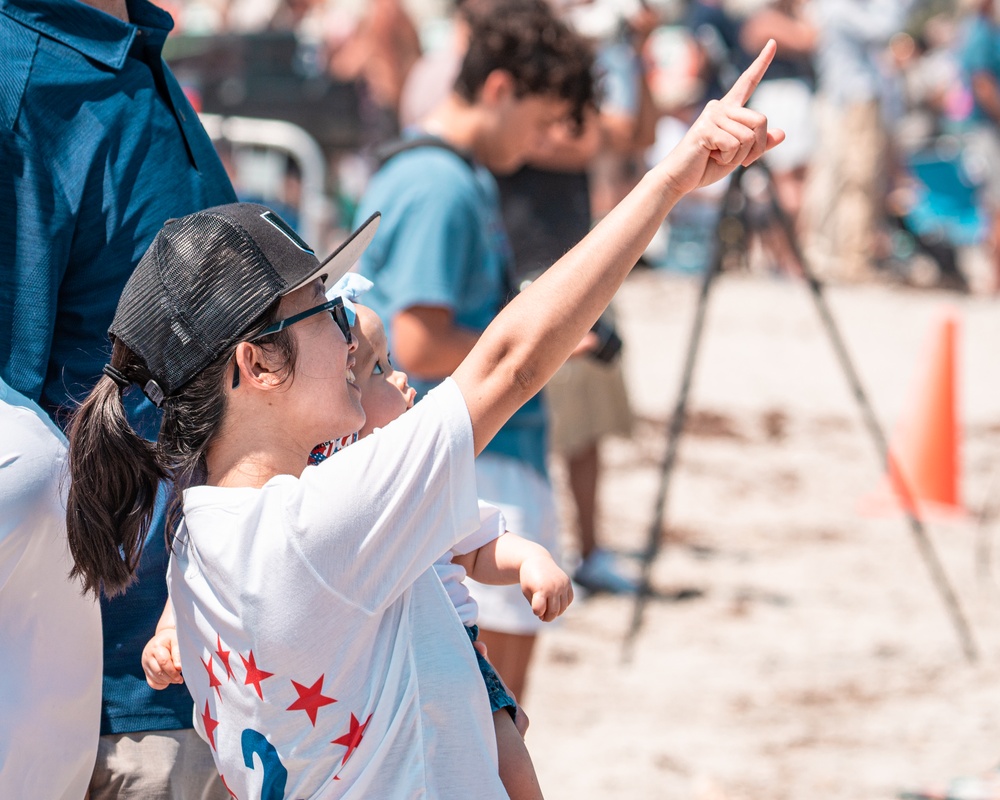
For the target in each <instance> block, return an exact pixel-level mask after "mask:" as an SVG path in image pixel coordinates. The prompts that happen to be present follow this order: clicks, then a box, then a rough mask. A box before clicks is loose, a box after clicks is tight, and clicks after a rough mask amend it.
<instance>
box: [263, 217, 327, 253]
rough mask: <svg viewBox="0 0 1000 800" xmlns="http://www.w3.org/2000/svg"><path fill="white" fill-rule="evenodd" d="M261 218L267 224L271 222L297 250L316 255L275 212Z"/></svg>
mask: <svg viewBox="0 0 1000 800" xmlns="http://www.w3.org/2000/svg"><path fill="white" fill-rule="evenodd" d="M260 216H261V219H263V220H265V221H266V222H270V223H271V224H272V225H273V226H274V227H275V228H277V229H278V230H279V231H281V232H282V233H283V234H284V235H285V236H286V237H287V238H288V240H289V241H290V242H291V243H292V244H294V245H295V246H296V247H297V248H299V250H303V251H305V252H306V253H309V255H311V256H314V255H316V252H315V251H314V250H313V249H312V248H311V247H310V246H309V245H307V244H306V243H305V242H304V241H303V240H302V237H301V236H299V235H298V234H297V233H296V232H295V231H293V230H292V229H291V228H290V227H289V226H288V223H287V222H285V221H284V220H283V219H282V218H281V217H279V216H278V215H277V214H275V213H274V212H273V211H265V212H264V213H263V214H261V215H260Z"/></svg>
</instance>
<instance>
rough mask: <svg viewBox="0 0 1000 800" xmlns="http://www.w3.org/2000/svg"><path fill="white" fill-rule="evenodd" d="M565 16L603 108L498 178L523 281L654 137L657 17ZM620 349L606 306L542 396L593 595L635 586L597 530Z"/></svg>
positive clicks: (621, 405) (620, 405) (638, 167)
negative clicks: (591, 56) (587, 54)
mask: <svg viewBox="0 0 1000 800" xmlns="http://www.w3.org/2000/svg"><path fill="white" fill-rule="evenodd" d="M626 13H629V16H625V14H626ZM568 19H569V20H570V22H571V23H573V24H574V27H575V28H576V29H577V30H578V31H579V32H581V33H583V34H584V35H589V37H590V38H591V39H592V40H595V44H596V47H597V60H596V64H595V79H596V81H597V86H598V96H599V107H598V109H596V110H592V111H589V112H588V113H587V114H586V115H585V117H584V125H583V128H582V129H581V130H579V131H574V130H571V129H570V127H569V126H567V125H562V126H556V127H553V128H552V129H551V131H550V135H549V136H548V137H547V138H546V140H545V141H544V142H543V143H542V145H541V147H540V148H539V149H538V151H537V152H536V153H535V154H533V155H532V156H531V157H530V158H529V161H528V163H527V164H526V165H525V166H524V167H522V168H521V169H519V170H518V171H516V172H514V173H512V174H509V175H499V176H497V183H498V185H499V187H500V197H501V203H502V206H503V218H504V225H505V226H506V228H507V232H508V234H509V236H510V240H511V245H512V248H513V255H514V261H513V265H514V266H513V270H514V281H515V284H516V285H521V284H522V283H524V282H530V281H531V280H533V279H534V278H536V277H537V276H538V275H539V274H541V272H543V271H544V270H545V268H546V267H548V266H549V265H551V264H553V263H555V261H556V260H558V258H559V257H560V256H562V254H563V253H565V252H566V251H567V250H569V249H570V248H571V247H572V246H573V245H574V244H575V243H576V242H577V241H579V239H580V238H581V237H582V236H583V235H585V234H586V233H587V231H588V230H590V227H591V224H592V220H594V219H597V218H599V217H600V216H603V214H604V213H606V212H607V211H608V210H609V209H610V208H611V207H613V206H614V205H615V203H617V201H618V200H619V199H620V198H621V197H623V196H624V195H625V194H626V193H627V192H628V191H629V190H630V189H631V188H632V186H633V185H634V184H635V182H636V181H637V180H638V178H639V177H640V176H641V174H642V172H643V170H644V167H643V163H642V155H643V153H644V152H645V150H646V148H648V147H649V146H650V145H651V144H652V143H653V140H654V136H655V112H654V109H653V103H652V97H651V94H650V90H649V85H648V83H647V78H646V67H645V64H644V61H643V48H644V46H645V43H646V41H647V39H648V37H649V34H650V33H651V32H652V31H653V30H654V29H655V27H656V26H657V25H658V24H659V14H658V13H657V12H656V11H654V10H653V9H651V8H649V7H646V6H643V5H636V6H635V7H632V8H629V6H628V5H627V4H624V3H609V2H598V3H592V4H582V5H580V6H575V7H573V8H572V9H570V10H569V11H568ZM620 346H621V340H620V338H618V334H617V331H616V329H615V324H614V312H613V311H612V310H611V309H609V310H608V311H607V312H606V313H605V315H604V317H603V318H602V321H601V324H600V325H599V326H598V327H597V329H596V330H595V331H593V332H592V333H591V337H590V340H589V341H587V342H584V343H583V344H582V345H581V348H580V349H579V352H578V357H576V358H572V359H570V360H569V361H567V362H566V364H564V365H563V366H562V367H561V368H560V369H559V371H558V372H557V373H556V374H555V375H554V376H553V377H552V379H551V380H550V381H549V383H548V384H547V385H546V387H545V392H544V393H545V402H546V408H547V411H548V415H549V421H550V428H549V450H550V452H551V454H553V455H554V456H556V457H557V458H559V459H560V460H561V461H562V462H563V463H564V464H565V467H566V475H567V481H568V485H569V490H570V492H569V494H570V498H571V500H572V508H573V512H574V514H573V516H574V520H573V522H570V521H567V524H566V526H565V527H567V528H572V529H574V530H575V532H576V534H577V535H576V539H577V549H578V555H579V559H580V562H579V565H578V566H577V568H576V569H575V570H574V572H573V579H574V580H575V581H576V582H577V583H578V584H579V585H580V586H582V587H583V588H584V589H587V590H588V591H591V592H612V593H626V592H633V591H635V588H636V587H635V581H634V580H633V579H632V578H630V577H628V576H627V575H626V574H624V572H623V571H622V570H621V568H620V567H619V565H618V564H617V563H616V559H615V557H614V554H613V553H612V552H611V551H610V550H608V549H607V548H606V547H604V546H602V545H601V537H600V536H599V535H598V531H597V527H598V517H599V514H598V491H599V477H600V451H599V447H600V442H601V440H602V439H603V438H604V437H606V436H627V435H628V434H629V433H630V431H631V426H632V413H631V409H630V407H629V402H628V393H627V391H626V387H625V379H624V375H623V372H622V364H621V357H620V355H619V349H620ZM574 523H575V524H574Z"/></svg>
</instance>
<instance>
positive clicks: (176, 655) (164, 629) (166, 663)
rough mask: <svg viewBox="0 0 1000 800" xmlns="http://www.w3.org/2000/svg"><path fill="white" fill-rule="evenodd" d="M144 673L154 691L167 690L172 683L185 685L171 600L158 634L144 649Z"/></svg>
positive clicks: (158, 628) (161, 619) (159, 623)
mask: <svg viewBox="0 0 1000 800" xmlns="http://www.w3.org/2000/svg"><path fill="white" fill-rule="evenodd" d="M142 671H143V672H145V673H146V683H148V684H149V685H150V686H152V687H153V688H154V689H166V688H167V687H168V686H169V685H170V684H172V683H184V676H183V675H182V674H181V653H180V648H178V646H177V623H176V622H175V621H174V607H173V605H172V604H171V602H170V600H167V604H166V605H165V606H164V607H163V613H162V614H161V615H160V621H159V622H157V623H156V633H154V634H153V638H152V639H150V640H149V641H148V642H146V646H145V647H144V648H142Z"/></svg>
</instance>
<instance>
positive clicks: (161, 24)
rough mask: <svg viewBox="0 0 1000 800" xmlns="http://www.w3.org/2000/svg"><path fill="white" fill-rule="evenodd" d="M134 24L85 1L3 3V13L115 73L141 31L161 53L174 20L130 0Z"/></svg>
mask: <svg viewBox="0 0 1000 800" xmlns="http://www.w3.org/2000/svg"><path fill="white" fill-rule="evenodd" d="M126 2H127V5H128V14H129V19H130V20H131V22H123V21H122V20H120V19H118V18H116V17H112V16H111V15H110V14H105V13H104V12H103V11H98V10H97V9H96V8H94V7H93V6H89V5H87V4H86V3H83V2H81V0H46V2H44V3H39V2H38V0H0V12H3V13H4V14H6V15H7V16H9V17H11V18H12V19H14V20H16V21H17V22H19V23H21V24H22V25H24V26H25V27H28V28H31V29H32V30H35V31H37V32H38V33H40V34H42V35H43V36H47V37H49V38H52V39H55V40H56V41H58V42H62V43H63V44H64V45H66V46H67V47H71V48H73V49H74V50H76V51H78V52H80V53H82V54H83V55H85V56H86V57H87V58H90V59H93V60H94V61H97V62H99V63H101V64H104V65H105V66H108V67H111V68H113V69H121V67H122V65H123V64H124V63H125V59H126V57H127V56H128V52H129V48H130V47H131V46H132V42H133V41H134V40H135V38H136V36H137V35H139V34H140V31H141V32H142V33H143V34H144V35H146V36H147V37H148V41H149V43H150V44H152V45H155V46H156V47H157V49H159V48H161V47H162V46H163V42H164V41H165V40H166V38H167V34H168V33H169V32H170V31H171V30H172V29H173V27H174V21H173V19H172V18H171V16H170V15H169V14H168V13H167V12H166V11H163V10H162V9H160V8H157V7H156V6H154V5H153V4H152V3H150V2H148V0H126Z"/></svg>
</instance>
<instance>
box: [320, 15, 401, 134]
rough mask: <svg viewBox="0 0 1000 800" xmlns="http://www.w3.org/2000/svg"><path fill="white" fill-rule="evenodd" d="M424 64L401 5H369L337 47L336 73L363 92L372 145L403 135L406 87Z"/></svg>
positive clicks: (333, 67)
mask: <svg viewBox="0 0 1000 800" xmlns="http://www.w3.org/2000/svg"><path fill="white" fill-rule="evenodd" d="M419 58H420V37H419V36H418V35H417V29H416V26H415V25H414V24H413V20H412V19H411V18H410V15H409V13H408V12H407V10H406V8H405V7H404V6H403V4H402V2H401V0H368V2H367V4H366V6H365V11H364V13H363V14H362V16H361V17H360V18H359V19H358V20H357V23H356V24H355V26H354V28H353V30H351V31H350V33H349V34H348V35H347V37H346V38H345V39H344V40H343V41H342V42H340V43H339V44H337V45H336V46H334V47H333V49H332V52H331V55H330V73H331V74H332V75H333V76H334V77H336V78H339V79H340V80H353V81H357V83H358V86H359V88H360V91H361V113H362V123H363V125H364V127H365V131H366V139H367V142H366V143H367V144H368V145H370V146H377V145H378V144H380V143H383V142H387V141H390V140H392V139H394V138H395V137H397V136H398V135H399V132H400V127H401V126H400V120H399V106H400V98H401V96H402V93H403V86H404V85H405V83H406V77H407V75H408V74H409V72H410V70H411V69H413V66H414V64H416V63H417V60H418V59H419Z"/></svg>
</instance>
